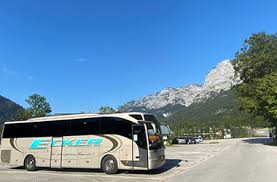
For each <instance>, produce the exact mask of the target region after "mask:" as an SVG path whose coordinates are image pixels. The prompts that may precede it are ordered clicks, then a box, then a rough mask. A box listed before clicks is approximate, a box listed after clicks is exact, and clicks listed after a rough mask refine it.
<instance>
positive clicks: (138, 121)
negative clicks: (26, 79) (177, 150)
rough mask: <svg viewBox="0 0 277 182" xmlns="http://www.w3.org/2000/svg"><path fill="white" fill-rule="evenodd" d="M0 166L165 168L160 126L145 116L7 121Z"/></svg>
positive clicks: (107, 170) (113, 170)
mask: <svg viewBox="0 0 277 182" xmlns="http://www.w3.org/2000/svg"><path fill="white" fill-rule="evenodd" d="M1 138H2V139H1V141H0V145H1V148H0V150H1V161H2V163H6V164H10V165H14V166H24V168H25V169H26V170H28V171H34V170H36V169H37V168H38V167H48V168H98V169H101V170H102V171H103V172H105V173H107V174H115V173H117V171H118V170H152V169H156V168H159V167H161V166H163V165H164V163H165V147H164V144H163V139H162V135H161V129H160V123H159V121H158V120H157V119H156V117H155V116H154V115H152V114H147V113H115V114H74V115H61V116H48V117H41V118H33V119H29V120H27V121H10V122H6V123H5V124H4V127H3V131H2V137H1Z"/></svg>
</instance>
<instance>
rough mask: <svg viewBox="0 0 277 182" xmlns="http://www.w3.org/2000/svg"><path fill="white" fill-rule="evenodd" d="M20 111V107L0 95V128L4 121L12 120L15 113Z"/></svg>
mask: <svg viewBox="0 0 277 182" xmlns="http://www.w3.org/2000/svg"><path fill="white" fill-rule="evenodd" d="M22 109H23V108H22V107H21V106H20V105H18V104H16V103H14V102H13V101H11V100H9V99H7V98H5V97H3V96H1V95H0V126H1V125H2V124H3V123H4V122H5V121H9V120H12V119H14V118H15V116H16V113H17V112H18V111H20V110H22Z"/></svg>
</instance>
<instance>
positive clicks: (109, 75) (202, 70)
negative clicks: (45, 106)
mask: <svg viewBox="0 0 277 182" xmlns="http://www.w3.org/2000/svg"><path fill="white" fill-rule="evenodd" d="M265 2H266V3H265ZM276 7H277V2H276V1H275V2H274V1H262V0H259V1H258V0H257V1H254V0H251V1H250V0H245V1H242V0H232V1H227V0H226V1H223V0H218V1H212V0H211V1H195V0H191V1H189V0H186V1H185V0H179V1H175V0H140V1H132V0H116V1H114V0H110V1H107V0H101V1H92V0H87V1H86V0H82V1H76V0H75V1H72V0H59V1H54V0H48V1H29V0H24V1H21V0H17V1H14V0H0V95H3V96H5V97H7V98H9V99H11V100H13V101H15V102H17V103H19V104H21V105H23V106H26V104H25V102H24V100H25V99H26V98H27V97H28V96H29V95H31V94H33V93H38V94H41V95H44V96H45V97H46V98H47V99H48V101H49V102H50V104H51V106H52V109H53V112H54V113H59V112H80V111H85V112H87V111H97V110H98V108H99V107H100V106H101V105H110V106H112V107H117V106H118V105H121V104H123V103H125V102H126V101H129V100H131V99H136V98H139V97H142V96H145V95H147V94H150V93H153V92H156V91H159V90H161V89H163V88H164V87H177V86H183V85H186V84H189V83H202V82H203V80H204V76H205V74H207V72H208V71H209V70H210V69H212V68H213V67H214V66H216V64H217V63H218V62H220V61H221V60H223V59H226V58H229V59H232V58H233V57H234V54H235V52H236V51H238V50H239V49H240V47H241V45H242V43H243V40H244V39H245V38H247V37H249V36H250V35H251V34H252V33H255V32H260V31H265V32H267V33H274V32H277V12H276Z"/></svg>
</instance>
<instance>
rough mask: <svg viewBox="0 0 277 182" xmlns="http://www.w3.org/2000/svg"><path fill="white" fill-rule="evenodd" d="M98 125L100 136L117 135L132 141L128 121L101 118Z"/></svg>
mask: <svg viewBox="0 0 277 182" xmlns="http://www.w3.org/2000/svg"><path fill="white" fill-rule="evenodd" d="M100 123H101V124H100V134H117V135H121V136H124V137H127V138H129V139H132V125H131V122H130V121H128V120H125V119H121V118H116V117H103V118H101V122H100Z"/></svg>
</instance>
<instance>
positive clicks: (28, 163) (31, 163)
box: [27, 159, 35, 168]
mask: <svg viewBox="0 0 277 182" xmlns="http://www.w3.org/2000/svg"><path fill="white" fill-rule="evenodd" d="M34 164H35V161H34V159H31V160H29V161H28V162H27V167H28V168H32V167H33V166H34Z"/></svg>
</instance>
